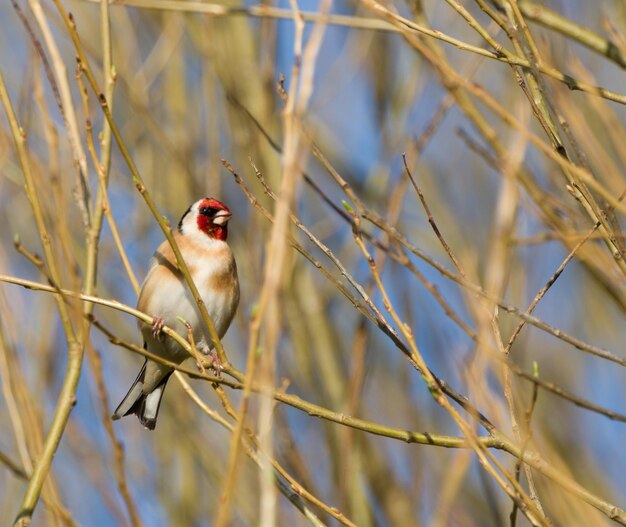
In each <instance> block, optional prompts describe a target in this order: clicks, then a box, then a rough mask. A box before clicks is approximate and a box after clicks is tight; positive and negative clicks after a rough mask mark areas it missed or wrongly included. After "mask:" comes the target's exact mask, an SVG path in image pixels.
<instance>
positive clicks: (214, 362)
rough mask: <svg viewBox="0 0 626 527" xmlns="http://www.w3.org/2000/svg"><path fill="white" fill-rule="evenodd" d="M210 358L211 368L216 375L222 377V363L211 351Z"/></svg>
mask: <svg viewBox="0 0 626 527" xmlns="http://www.w3.org/2000/svg"><path fill="white" fill-rule="evenodd" d="M208 355H209V357H210V358H211V368H213V370H214V371H215V375H217V376H218V377H221V376H222V361H221V360H220V358H219V357H218V356H217V353H215V352H214V351H209V353H208Z"/></svg>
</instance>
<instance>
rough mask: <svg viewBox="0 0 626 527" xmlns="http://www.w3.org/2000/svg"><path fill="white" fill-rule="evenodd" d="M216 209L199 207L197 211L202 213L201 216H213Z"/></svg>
mask: <svg viewBox="0 0 626 527" xmlns="http://www.w3.org/2000/svg"><path fill="white" fill-rule="evenodd" d="M216 210H217V209H215V208H214V207H200V210H199V211H198V212H200V214H202V215H203V216H213V214H215V211H216Z"/></svg>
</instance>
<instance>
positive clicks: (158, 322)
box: [152, 317, 165, 340]
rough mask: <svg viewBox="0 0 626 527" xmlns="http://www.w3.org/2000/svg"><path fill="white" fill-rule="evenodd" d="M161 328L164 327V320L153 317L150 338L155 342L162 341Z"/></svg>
mask: <svg viewBox="0 0 626 527" xmlns="http://www.w3.org/2000/svg"><path fill="white" fill-rule="evenodd" d="M163 326H165V320H164V319H162V318H161V317H154V321H153V322H152V336H153V337H154V338H155V339H157V340H163Z"/></svg>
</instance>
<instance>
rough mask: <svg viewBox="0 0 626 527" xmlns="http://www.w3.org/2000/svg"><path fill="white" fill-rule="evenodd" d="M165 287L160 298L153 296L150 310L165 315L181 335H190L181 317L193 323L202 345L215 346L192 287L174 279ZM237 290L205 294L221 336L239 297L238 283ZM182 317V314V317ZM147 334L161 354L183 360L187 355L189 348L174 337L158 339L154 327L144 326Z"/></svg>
mask: <svg viewBox="0 0 626 527" xmlns="http://www.w3.org/2000/svg"><path fill="white" fill-rule="evenodd" d="M163 287H164V290H163V291H162V294H159V295H158V298H153V299H152V301H151V302H150V314H152V315H154V316H157V317H161V318H162V319H163V320H164V321H165V325H166V326H168V327H170V328H172V329H174V330H175V331H176V332H177V333H178V334H179V335H181V336H182V337H184V338H187V334H188V330H187V327H186V326H185V325H184V323H183V322H182V321H181V320H180V319H181V318H182V319H183V320H184V321H186V322H187V323H189V324H190V325H191V327H192V329H193V338H194V341H195V343H196V344H197V345H198V346H202V345H205V344H206V345H209V346H210V347H211V348H213V345H212V339H211V335H210V333H209V330H208V328H207V327H206V325H205V323H204V321H203V320H202V316H201V315H200V310H199V309H198V305H197V303H196V301H195V300H194V298H193V296H192V294H191V291H190V290H189V288H188V287H187V286H186V284H183V283H182V282H181V281H180V280H171V281H170V283H168V284H164V285H163ZM235 293H236V294H233V291H228V292H223V293H222V292H220V293H216V292H207V293H205V294H204V295H202V292H201V295H202V300H203V302H204V305H205V306H206V308H207V312H208V313H209V316H210V317H211V320H212V322H213V325H214V326H215V330H216V331H217V335H218V336H219V338H220V339H221V338H222V337H223V336H224V334H225V333H226V330H227V329H228V326H229V325H230V322H231V320H232V317H233V314H234V311H235V309H236V307H237V303H238V301H239V288H238V287H236V291H235ZM179 317H180V318H179ZM143 333H144V338H145V339H146V341H147V342H148V348H149V349H150V350H151V351H152V352H156V353H157V354H159V355H163V356H165V357H169V358H170V359H172V360H176V359H178V360H183V359H184V358H186V357H187V355H188V354H187V352H186V351H185V350H184V349H183V348H182V347H180V346H179V345H178V343H176V342H175V341H174V340H172V339H169V338H165V339H164V340H162V341H155V339H154V338H153V337H152V333H151V329H150V328H147V327H144V328H143Z"/></svg>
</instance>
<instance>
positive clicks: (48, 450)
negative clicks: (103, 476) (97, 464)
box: [0, 73, 83, 526]
mask: <svg viewBox="0 0 626 527" xmlns="http://www.w3.org/2000/svg"><path fill="white" fill-rule="evenodd" d="M0 101H1V102H2V105H3V107H4V111H5V114H6V116H7V119H8V121H9V127H10V129H11V134H12V136H13V140H14V141H15V147H16V149H17V152H18V156H19V159H20V164H21V167H22V172H23V175H24V180H25V183H26V185H25V189H26V194H27V196H28V199H29V201H30V203H31V207H32V209H33V215H34V217H35V224H36V226H37V230H38V231H39V236H40V238H41V243H42V245H43V250H44V255H45V262H46V266H47V268H48V271H49V273H50V277H51V278H52V280H53V281H54V283H55V284H59V285H60V284H61V281H60V279H59V278H60V275H59V271H58V268H57V263H56V259H55V257H54V253H53V250H52V244H51V240H50V235H49V234H48V231H47V228H46V225H45V222H44V219H43V212H42V209H41V203H40V201H39V192H37V190H36V189H35V187H34V184H33V175H32V173H31V169H30V161H29V159H28V152H27V149H26V134H25V132H24V131H23V130H22V128H21V127H20V126H19V124H18V121H17V117H16V116H15V112H14V110H13V106H12V104H11V100H10V98H9V94H8V92H7V89H6V85H5V83H4V76H3V75H2V73H0ZM54 296H55V300H56V302H57V307H58V310H59V314H60V315H61V322H62V324H63V328H64V330H65V338H66V341H67V345H68V363H67V369H66V372H65V378H64V380H63V386H62V388H61V393H60V395H59V400H58V403H57V406H56V409H55V412H54V417H53V418H52V423H51V425H50V429H49V431H48V435H47V437H46V440H45V443H44V448H43V452H42V455H41V457H40V458H39V459H38V460H37V462H36V464H35V467H34V470H33V473H32V475H31V477H30V479H29V481H28V485H27V488H26V491H25V493H24V497H23V499H22V503H21V505H20V509H19V512H18V515H17V519H16V525H20V526H26V525H28V524H29V523H30V518H31V516H32V514H33V512H34V510H35V506H36V505H37V502H38V501H39V496H40V495H41V490H42V487H43V484H44V481H45V479H46V476H47V475H48V472H49V470H50V465H51V464H52V458H53V456H54V454H55V452H56V450H57V447H58V446H59V443H60V441H61V436H62V435H63V431H64V430H65V426H66V425H67V421H68V419H69V416H70V412H71V411H72V408H73V407H74V404H75V402H76V396H75V393H76V387H77V385H78V379H79V377H80V369H81V365H82V359H83V348H82V346H81V343H80V341H79V340H78V339H77V338H76V334H75V332H74V327H73V326H72V322H71V318H70V313H69V310H68V307H67V306H66V304H65V303H64V301H63V299H62V297H61V295H59V294H55V295H54Z"/></svg>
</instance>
